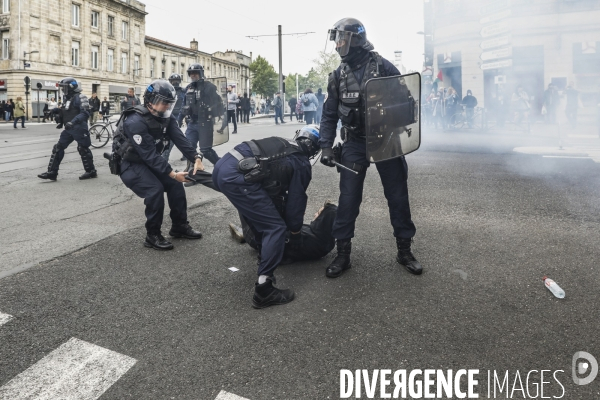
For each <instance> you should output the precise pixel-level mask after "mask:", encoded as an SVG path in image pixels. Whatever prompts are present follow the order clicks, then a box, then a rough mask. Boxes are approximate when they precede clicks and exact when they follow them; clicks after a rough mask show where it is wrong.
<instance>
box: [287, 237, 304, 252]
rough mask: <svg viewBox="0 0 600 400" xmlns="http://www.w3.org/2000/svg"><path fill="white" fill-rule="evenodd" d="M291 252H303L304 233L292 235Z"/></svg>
mask: <svg viewBox="0 0 600 400" xmlns="http://www.w3.org/2000/svg"><path fill="white" fill-rule="evenodd" d="M290 250H291V251H293V252H301V251H302V233H300V232H298V233H297V234H295V235H294V234H293V233H290Z"/></svg>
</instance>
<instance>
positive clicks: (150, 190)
mask: <svg viewBox="0 0 600 400" xmlns="http://www.w3.org/2000/svg"><path fill="white" fill-rule="evenodd" d="M175 102H176V94H175V89H174V88H173V86H172V85H171V84H170V83H169V82H167V81H165V80H162V79H158V80H155V81H153V82H152V83H151V84H150V85H149V86H148V87H147V88H146V91H145V92H144V105H143V106H141V105H138V106H135V107H131V108H129V109H127V110H125V111H124V112H123V115H122V116H121V119H120V120H119V122H118V125H117V127H118V129H117V133H116V134H115V137H114V140H113V155H112V157H113V159H112V160H111V172H113V173H116V174H118V175H121V180H122V181H123V183H124V184H125V186H127V187H128V188H129V189H131V190H132V191H133V192H134V193H135V194H137V195H138V196H139V197H141V198H143V199H144V204H145V205H146V218H147V221H146V231H147V236H146V241H145V242H144V246H146V247H151V248H154V249H158V250H171V249H172V248H173V244H171V243H170V242H169V241H167V240H166V239H165V238H164V237H163V236H162V234H161V230H160V229H161V225H162V220H163V212H164V208H165V199H164V192H166V193H167V198H168V200H169V207H171V213H170V217H171V221H172V227H171V230H170V231H169V235H170V236H173V237H176V238H186V239H200V238H201V237H202V234H201V233H200V232H198V231H195V230H194V229H192V228H191V227H190V225H189V224H188V220H187V201H186V197H185V189H184V188H183V184H182V183H183V182H186V178H185V176H186V172H177V171H173V168H171V166H170V165H169V163H168V162H167V161H166V160H165V159H164V158H163V157H161V153H162V152H163V151H164V150H165V149H166V148H168V147H169V146H171V142H173V143H174V144H175V145H176V146H177V148H178V149H179V150H180V151H181V152H182V153H183V154H184V155H185V156H186V158H187V159H188V160H189V161H190V162H192V163H194V173H196V171H197V170H203V169H204V166H203V165H202V155H201V154H198V153H197V152H196V150H195V149H194V148H193V147H192V146H191V145H190V142H189V141H188V140H187V139H186V138H185V136H184V135H183V133H182V132H181V130H180V129H179V126H178V125H177V120H176V119H175V116H173V115H171V114H172V111H173V107H174V106H175ZM119 167H120V170H119Z"/></svg>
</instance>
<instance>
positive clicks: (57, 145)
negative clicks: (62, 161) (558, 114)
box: [52, 143, 65, 154]
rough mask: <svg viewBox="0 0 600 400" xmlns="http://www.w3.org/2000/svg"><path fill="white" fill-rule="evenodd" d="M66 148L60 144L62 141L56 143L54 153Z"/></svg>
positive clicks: (53, 148)
mask: <svg viewBox="0 0 600 400" xmlns="http://www.w3.org/2000/svg"><path fill="white" fill-rule="evenodd" d="M64 149H65V148H64V147H62V146H61V145H60V143H56V144H55V145H54V146H53V147H52V154H56V153H58V152H59V151H61V150H64Z"/></svg>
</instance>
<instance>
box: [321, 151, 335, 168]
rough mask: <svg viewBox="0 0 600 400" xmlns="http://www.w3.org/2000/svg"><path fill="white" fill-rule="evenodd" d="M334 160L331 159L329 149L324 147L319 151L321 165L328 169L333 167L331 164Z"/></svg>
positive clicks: (331, 155) (331, 154)
mask: <svg viewBox="0 0 600 400" xmlns="http://www.w3.org/2000/svg"><path fill="white" fill-rule="evenodd" d="M334 161H335V158H334V157H333V149H332V148H331V147H325V148H323V149H322V150H321V164H323V165H326V166H328V167H335V164H333V162H334Z"/></svg>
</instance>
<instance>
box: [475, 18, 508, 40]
mask: <svg viewBox="0 0 600 400" xmlns="http://www.w3.org/2000/svg"><path fill="white" fill-rule="evenodd" d="M509 30H510V23H509V22H508V21H501V22H497V23H495V24H491V25H488V26H484V27H483V28H481V37H490V36H496V35H500V34H502V33H506V32H508V31H509Z"/></svg>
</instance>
